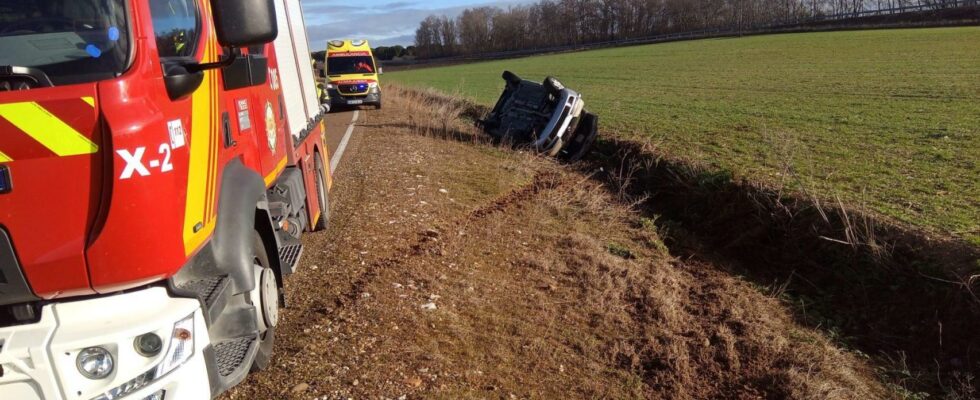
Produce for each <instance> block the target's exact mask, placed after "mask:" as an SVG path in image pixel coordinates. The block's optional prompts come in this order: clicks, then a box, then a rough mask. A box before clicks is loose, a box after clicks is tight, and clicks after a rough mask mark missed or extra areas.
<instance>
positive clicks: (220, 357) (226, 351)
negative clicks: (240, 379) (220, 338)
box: [214, 337, 255, 376]
mask: <svg viewBox="0 0 980 400" xmlns="http://www.w3.org/2000/svg"><path fill="white" fill-rule="evenodd" d="M254 341H255V338H251V337H249V338H239V339H232V340H228V341H225V342H221V343H218V344H217V345H215V346H214V354H215V358H217V363H218V373H219V374H221V376H228V375H231V374H232V373H233V372H235V370H237V369H238V368H239V367H240V366H241V365H242V363H244V362H245V357H246V356H247V355H248V349H249V347H251V345H252V342H254Z"/></svg>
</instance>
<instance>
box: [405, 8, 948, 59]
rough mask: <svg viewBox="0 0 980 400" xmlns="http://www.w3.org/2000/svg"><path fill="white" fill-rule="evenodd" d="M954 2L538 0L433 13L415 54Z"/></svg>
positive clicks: (482, 50)
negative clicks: (454, 14)
mask: <svg viewBox="0 0 980 400" xmlns="http://www.w3.org/2000/svg"><path fill="white" fill-rule="evenodd" d="M953 1H954V0H541V1H539V2H538V3H535V4H531V5H520V6H513V7H508V8H507V9H502V8H499V7H477V8H470V9H466V10H465V11H463V13H462V14H460V15H459V16H458V17H456V18H449V17H446V16H436V15H432V16H429V17H428V18H426V19H425V20H423V21H422V22H421V24H420V25H419V28H418V29H417V30H416V32H415V55H416V56H417V57H419V58H433V57H449V56H458V55H472V54H481V53H488V52H497V51H510V50H522V49H534V48H547V47H554V46H565V45H575V44H585V43H595V42H601V41H609V40H621V39H632V38H640V37H646V36H654V35H659V34H666V33H676V32H689V31H698V30H707V29H736V30H737V29H749V28H751V27H756V26H760V25H764V24H771V23H781V22H786V21H794V20H799V19H805V18H810V17H816V16H821V15H840V14H847V13H855V12H858V11H864V10H872V9H887V8H896V7H904V6H909V5H913V4H925V3H930V2H931V3H935V4H937V5H941V4H946V3H947V2H953Z"/></svg>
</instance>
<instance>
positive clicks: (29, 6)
mask: <svg viewBox="0 0 980 400" xmlns="http://www.w3.org/2000/svg"><path fill="white" fill-rule="evenodd" d="M129 47H130V39H129V29H128V27H127V13H126V7H125V5H124V4H123V0H0V49H3V50H2V51H0V67H22V68H31V69H33V70H35V71H36V70H40V71H42V72H43V74H45V75H47V78H49V79H50V81H51V82H52V83H53V84H54V85H56V86H57V85H68V84H75V83H83V82H92V81H98V80H103V79H108V78H112V77H114V76H117V75H119V74H121V73H122V72H123V71H125V70H126V68H127V67H128V66H129V53H130V51H129Z"/></svg>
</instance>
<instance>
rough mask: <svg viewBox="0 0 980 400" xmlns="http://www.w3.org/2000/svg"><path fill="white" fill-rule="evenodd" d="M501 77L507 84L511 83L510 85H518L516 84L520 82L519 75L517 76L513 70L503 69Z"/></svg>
mask: <svg viewBox="0 0 980 400" xmlns="http://www.w3.org/2000/svg"><path fill="white" fill-rule="evenodd" d="M501 77H503V78H504V80H505V81H507V83H508V84H511V85H518V84H520V83H521V77H519V76H517V74H515V73H513V72H510V71H504V73H503V75H501Z"/></svg>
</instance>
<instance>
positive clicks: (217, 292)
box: [180, 275, 231, 322]
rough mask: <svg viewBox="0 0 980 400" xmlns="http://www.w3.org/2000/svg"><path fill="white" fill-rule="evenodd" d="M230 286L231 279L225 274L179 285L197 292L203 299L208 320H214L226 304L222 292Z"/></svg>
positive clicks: (225, 298)
mask: <svg viewBox="0 0 980 400" xmlns="http://www.w3.org/2000/svg"><path fill="white" fill-rule="evenodd" d="M230 286H231V279H229V278H228V276H227V275H222V276H213V277H208V278H205V279H199V280H196V281H190V282H187V283H184V284H183V285H180V288H181V289H184V290H189V291H192V292H194V293H197V295H198V296H200V298H201V300H203V301H204V305H205V307H204V310H205V312H206V317H207V319H208V322H214V319H216V318H217V317H218V316H219V315H221V312H222V311H224V309H225V307H226V306H227V302H228V299H227V297H226V296H225V295H224V293H225V291H226V290H228V288H229V287H230Z"/></svg>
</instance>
